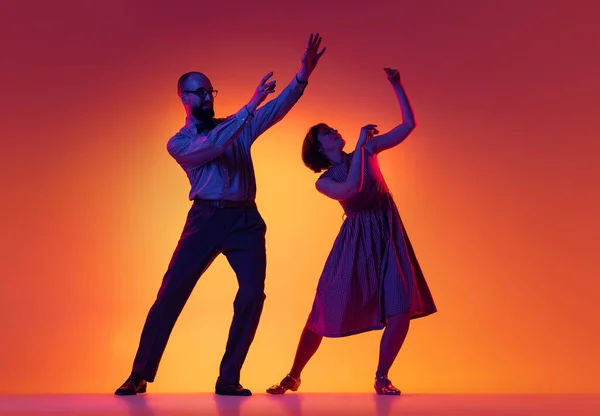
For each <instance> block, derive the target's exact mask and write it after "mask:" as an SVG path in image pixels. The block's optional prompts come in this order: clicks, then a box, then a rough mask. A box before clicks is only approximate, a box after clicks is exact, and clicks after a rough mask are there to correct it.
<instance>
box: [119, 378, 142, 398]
mask: <svg viewBox="0 0 600 416" xmlns="http://www.w3.org/2000/svg"><path fill="white" fill-rule="evenodd" d="M147 384H148V382H147V381H146V380H144V379H143V378H141V377H138V376H129V378H128V379H127V380H126V381H125V383H123V385H122V386H121V387H119V388H118V389H117V391H115V394H116V395H117V396H133V395H136V394H138V393H146V386H147Z"/></svg>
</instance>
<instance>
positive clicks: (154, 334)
mask: <svg viewBox="0 0 600 416" xmlns="http://www.w3.org/2000/svg"><path fill="white" fill-rule="evenodd" d="M320 44H321V37H320V36H319V35H318V34H317V35H315V36H313V35H311V36H310V38H309V41H308V46H307V49H306V51H305V53H304V55H303V57H302V65H301V68H300V70H299V71H298V73H297V74H296V75H295V77H294V78H293V79H292V81H291V82H290V83H289V84H288V85H287V86H286V87H285V88H284V89H283V91H282V92H281V93H280V94H279V96H277V97H276V98H275V99H273V100H271V101H270V102H268V103H266V104H265V105H263V106H260V105H261V104H262V103H263V101H264V100H265V99H266V98H267V96H268V95H270V94H273V93H274V92H275V87H276V82H275V81H274V80H271V81H270V78H271V76H272V75H273V74H272V73H269V74H267V75H266V76H265V77H264V78H263V79H262V80H261V82H260V84H259V86H258V87H257V89H256V91H255V93H254V95H253V96H252V98H251V99H250V101H249V102H248V103H247V104H246V105H244V106H243V107H241V108H240V110H239V111H238V112H237V113H236V114H234V115H231V116H229V117H227V118H224V119H220V118H215V113H214V109H213V103H214V98H215V97H216V95H217V91H216V90H215V89H213V86H212V84H211V82H210V80H209V79H208V78H207V77H206V76H205V75H204V74H201V73H199V72H190V73H186V74H184V75H182V76H181V77H180V79H179V81H178V84H177V92H178V95H179V97H180V99H181V101H182V103H183V105H184V108H185V110H186V116H187V117H186V123H185V126H184V127H182V128H181V130H180V131H179V132H178V133H177V134H175V136H173V137H172V138H171V139H170V140H169V142H168V144H167V150H168V152H169V154H170V155H171V156H172V157H173V158H174V159H175V160H176V161H177V163H179V165H180V166H181V167H182V168H183V170H184V171H185V172H186V174H187V176H188V178H189V180H190V184H191V190H190V195H189V198H190V200H192V201H193V204H192V207H191V208H190V210H189V213H188V216H187V220H186V223H185V226H184V228H183V232H182V234H181V237H180V239H179V242H178V244H177V247H176V249H175V251H174V253H173V256H172V258H171V261H170V263H169V266H168V268H167V271H166V273H165V275H164V277H163V280H162V284H161V286H160V289H159V291H158V295H157V298H156V300H155V301H154V304H153V305H152V307H151V308H150V311H149V313H148V316H147V318H146V322H145V325H144V327H143V330H142V334H141V339H140V343H139V346H138V350H137V354H136V356H135V359H134V362H133V368H132V371H131V374H130V376H129V378H128V379H127V380H126V381H125V382H124V383H123V385H122V386H121V387H120V388H119V389H117V391H116V392H115V394H117V395H135V394H137V393H144V392H145V391H146V387H147V383H148V382H153V381H154V378H155V376H156V373H157V371H158V366H159V362H160V360H161V357H162V355H163V352H164V350H165V347H166V345H167V341H168V339H169V336H170V334H171V331H172V329H173V327H174V325H175V322H176V320H177V318H178V317H179V315H180V313H181V311H182V309H183V307H184V305H185V303H186V301H187V299H188V298H189V296H190V294H191V293H192V290H193V289H194V286H195V285H196V283H197V281H198V280H199V278H200V276H201V275H202V274H203V273H204V271H205V270H206V269H207V268H208V267H209V266H210V264H211V263H212V262H213V260H214V259H215V258H216V257H217V256H218V255H219V254H223V255H225V256H226V258H227V260H228V262H229V264H230V265H231V267H232V268H233V270H234V272H235V274H236V277H237V280H238V285H239V289H238V292H237V294H236V297H235V300H234V303H233V309H234V315H233V320H232V323H231V327H230V330H229V337H228V340H227V344H226V347H225V353H224V356H223V358H222V361H221V364H220V369H219V377H218V378H217V381H216V385H215V393H217V394H221V395H232V396H249V395H251V394H252V393H251V392H250V390H248V389H245V388H243V387H242V385H241V384H240V372H241V369H242V365H243V363H244V360H245V359H246V355H247V353H248V350H249V348H250V344H251V343H252V341H253V339H254V335H255V333H256V329H257V327H258V323H259V319H260V315H261V313H262V309H263V304H264V300H265V298H266V296H265V293H264V286H265V275H266V247H265V234H266V224H265V222H264V221H263V219H262V217H261V215H260V213H259V211H258V209H257V207H256V204H255V201H254V199H255V195H256V182H255V176H254V168H253V164H252V159H251V156H250V148H251V146H252V144H253V143H254V141H255V140H256V139H257V138H258V137H259V136H260V135H261V134H262V133H264V132H265V131H266V130H267V129H269V128H270V127H271V126H273V125H274V124H276V123H277V122H279V121H280V120H282V119H283V117H284V116H285V115H286V114H287V113H288V112H289V111H290V110H291V109H292V107H293V106H294V105H295V104H296V102H297V101H298V100H299V99H300V97H301V96H302V94H303V93H304V89H305V87H306V85H307V84H308V80H309V77H310V75H311V74H312V72H313V71H314V69H315V67H316V65H317V63H318V61H319V59H320V58H321V56H322V55H323V53H324V52H325V48H323V49H322V50H320V51H319V48H320ZM385 75H386V77H387V79H388V81H389V82H390V84H391V85H392V87H393V89H394V92H395V94H396V97H397V99H398V102H399V104H400V111H401V116H402V123H401V124H399V125H398V126H396V127H395V128H393V129H392V130H390V131H389V132H387V133H385V134H382V135H378V134H379V132H378V130H377V126H376V125H373V124H368V125H366V126H364V127H363V128H362V129H361V131H360V136H359V139H358V142H357V144H356V148H355V149H354V151H353V152H351V153H346V152H344V150H343V149H344V145H345V141H344V139H343V138H342V136H341V135H340V134H339V133H338V131H337V130H336V129H334V128H332V127H330V126H328V125H326V124H317V125H315V126H313V127H311V128H310V129H309V131H308V133H307V135H306V137H305V139H304V143H303V145H302V159H303V161H304V163H305V165H306V166H307V167H308V168H310V169H311V170H313V171H314V172H317V173H320V172H323V171H324V172H323V173H322V174H321V175H320V176H319V178H318V179H317V181H316V188H317V190H318V191H319V192H321V193H322V194H324V195H325V196H327V197H329V198H331V199H334V200H337V201H339V203H340V204H341V205H342V208H343V209H344V212H345V214H346V219H345V220H344V222H343V224H342V226H341V229H340V232H339V234H338V236H337V238H336V240H335V242H334V244H333V248H332V250H331V252H330V254H329V257H328V258H327V261H326V263H325V266H324V269H323V273H322V275H321V278H320V280H319V283H318V287H317V290H316V296H315V300H314V303H313V307H312V310H311V312H310V314H309V317H308V320H307V322H306V326H305V328H304V330H303V332H302V334H301V336H300V342H299V345H298V349H297V352H296V357H295V359H294V362H293V365H292V367H291V369H290V371H289V373H288V374H287V375H286V376H285V377H284V378H283V379H282V380H281V381H280V382H279V383H278V384H275V385H274V386H272V387H270V388H269V389H267V392H268V393H270V394H283V393H285V392H286V391H288V390H292V391H296V390H297V389H298V387H299V386H300V377H301V372H302V370H303V368H304V367H305V365H306V364H307V363H308V361H309V360H310V358H311V357H312V356H313V355H314V354H315V352H316V351H317V349H318V348H319V345H320V343H321V340H322V339H323V337H344V336H349V335H353V334H358V333H362V332H365V331H370V330H379V329H385V330H384V331H383V335H382V338H381V345H380V352H379V363H378V367H377V370H376V373H375V384H374V388H375V391H376V392H377V394H383V395H398V394H400V390H399V389H397V388H396V387H394V386H393V384H392V383H391V381H390V380H389V378H388V371H389V369H390V367H391V366H392V363H393V362H394V360H395V358H396V356H397V354H398V352H399V350H400V348H401V346H402V344H403V342H404V339H405V337H406V334H407V332H408V328H409V323H410V321H411V319H414V318H419V317H423V316H427V315H430V314H432V313H434V312H436V306H435V303H434V301H433V298H432V296H431V293H430V291H429V289H428V287H427V283H426V281H425V278H424V277H423V273H422V272H421V269H420V267H419V264H418V262H417V259H416V257H415V253H414V251H413V249H412V247H411V244H410V242H409V239H408V236H407V234H406V231H405V229H404V226H403V224H402V221H401V220H400V216H399V214H398V211H397V208H396V205H395V203H394V201H393V199H392V197H391V195H390V193H389V190H388V187H387V185H386V183H385V181H384V178H383V175H382V173H381V171H380V169H379V164H378V162H377V155H378V154H379V153H380V152H382V151H384V150H386V149H390V148H393V147H394V146H396V145H398V144H399V143H401V142H402V141H403V140H404V139H405V138H406V137H407V136H408V135H409V134H410V132H411V131H412V130H413V129H414V127H415V125H416V123H415V120H414V115H413V112H412V109H411V106H410V104H409V101H408V99H407V97H406V94H405V91H404V88H403V86H402V83H401V81H400V75H399V73H398V71H397V70H394V69H389V68H386V69H385Z"/></svg>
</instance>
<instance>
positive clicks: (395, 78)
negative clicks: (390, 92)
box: [383, 68, 400, 86]
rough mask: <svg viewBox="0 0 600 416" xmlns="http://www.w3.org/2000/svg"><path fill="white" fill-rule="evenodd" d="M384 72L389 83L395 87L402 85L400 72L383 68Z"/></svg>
mask: <svg viewBox="0 0 600 416" xmlns="http://www.w3.org/2000/svg"><path fill="white" fill-rule="evenodd" d="M383 70H384V71H385V76H386V77H387V79H388V81H389V82H390V83H391V84H392V85H393V86H397V85H400V72H398V70H397V69H392V68H383Z"/></svg>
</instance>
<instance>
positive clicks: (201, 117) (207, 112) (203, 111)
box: [192, 106, 215, 122]
mask: <svg viewBox="0 0 600 416" xmlns="http://www.w3.org/2000/svg"><path fill="white" fill-rule="evenodd" d="M192 115H193V116H194V117H196V119H197V120H198V121H202V122H208V121H211V120H212V119H213V118H214V117H215V110H214V109H213V108H212V107H210V108H203V107H202V106H200V107H196V108H194V109H192Z"/></svg>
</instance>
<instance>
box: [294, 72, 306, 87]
mask: <svg viewBox="0 0 600 416" xmlns="http://www.w3.org/2000/svg"><path fill="white" fill-rule="evenodd" d="M296 82H298V84H308V75H307V74H306V73H305V72H304V71H302V70H300V71H298V72H297V73H296Z"/></svg>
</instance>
